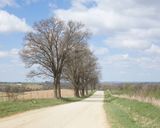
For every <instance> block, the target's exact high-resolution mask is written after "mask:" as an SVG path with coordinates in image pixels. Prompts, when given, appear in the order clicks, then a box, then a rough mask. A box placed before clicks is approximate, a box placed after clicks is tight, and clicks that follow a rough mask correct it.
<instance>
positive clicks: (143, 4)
mask: <svg viewBox="0 0 160 128" xmlns="http://www.w3.org/2000/svg"><path fill="white" fill-rule="evenodd" d="M159 14H160V1H159V0H0V82H16V81H20V82H27V81H45V80H43V79H42V80H41V79H34V80H33V79H28V78H26V74H27V73H28V72H29V69H26V68H25V66H24V64H23V62H22V61H21V59H20V57H19V54H18V53H19V51H20V50H21V49H22V48H23V44H24V36H25V34H26V33H27V32H29V31H31V30H32V26H33V24H34V23H35V22H38V21H40V20H42V19H46V18H49V17H53V16H54V17H58V18H61V19H63V20H65V21H68V20H73V21H78V22H82V23H84V24H85V25H86V27H87V28H88V29H89V30H90V31H91V32H92V36H91V38H90V40H89V41H88V43H89V47H90V49H91V50H92V51H93V53H94V54H95V55H96V56H97V58H98V63H99V66H100V69H101V81H120V82H147V81H149V82H159V81H160V15H159Z"/></svg>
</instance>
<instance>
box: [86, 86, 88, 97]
mask: <svg viewBox="0 0 160 128" xmlns="http://www.w3.org/2000/svg"><path fill="white" fill-rule="evenodd" d="M86 95H88V86H86Z"/></svg>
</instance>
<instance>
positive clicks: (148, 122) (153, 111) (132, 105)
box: [104, 91, 160, 128]
mask: <svg viewBox="0 0 160 128" xmlns="http://www.w3.org/2000/svg"><path fill="white" fill-rule="evenodd" d="M104 107H105V111H106V113H107V119H108V120H109V122H110V124H111V128H160V107H157V106H154V105H152V104H149V103H144V102H140V101H137V100H130V99H124V98H117V97H113V96H112V94H111V93H110V92H109V91H106V92H105V104H104Z"/></svg>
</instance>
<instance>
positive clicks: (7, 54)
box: [0, 48, 19, 58]
mask: <svg viewBox="0 0 160 128" xmlns="http://www.w3.org/2000/svg"><path fill="white" fill-rule="evenodd" d="M18 53H19V49H16V48H13V49H11V50H9V51H0V58H6V57H18Z"/></svg>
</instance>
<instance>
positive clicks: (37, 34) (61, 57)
mask: <svg viewBox="0 0 160 128" xmlns="http://www.w3.org/2000/svg"><path fill="white" fill-rule="evenodd" d="M33 30H34V31H33V32H30V33H28V34H27V35H26V37H25V42H26V43H25V45H24V48H23V49H22V51H21V52H20V55H21V57H22V60H23V62H24V63H25V64H26V66H27V67H28V68H30V67H32V66H34V65H36V67H37V69H36V70H32V71H31V72H30V74H29V76H30V77H34V76H46V77H50V78H52V79H53V81H54V83H53V86H54V94H55V97H56V98H61V87H60V80H61V75H62V71H63V67H64V65H65V63H66V61H67V59H68V54H69V53H70V52H69V51H71V50H72V49H73V48H74V47H75V46H76V45H78V44H80V43H83V42H85V41H86V40H87V39H88V35H89V34H88V30H87V29H85V26H84V25H83V24H81V23H77V22H73V21H69V22H67V23H66V22H64V21H62V20H60V19H57V18H50V19H47V20H42V21H40V22H38V23H36V24H35V25H34V27H33Z"/></svg>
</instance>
